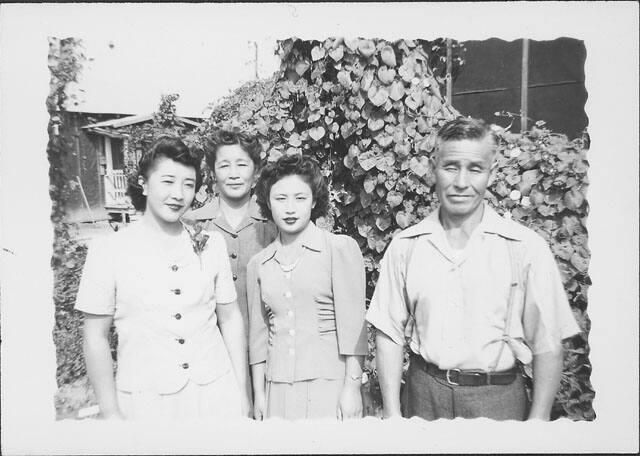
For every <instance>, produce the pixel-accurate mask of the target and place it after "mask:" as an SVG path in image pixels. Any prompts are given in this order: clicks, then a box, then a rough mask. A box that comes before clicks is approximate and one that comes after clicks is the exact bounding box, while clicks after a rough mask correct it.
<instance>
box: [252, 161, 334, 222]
mask: <svg viewBox="0 0 640 456" xmlns="http://www.w3.org/2000/svg"><path fill="white" fill-rule="evenodd" d="M293 175H295V176H300V178H301V179H302V180H304V181H305V182H306V183H307V184H308V185H309V187H311V195H312V196H313V200H314V201H315V203H316V204H315V206H314V207H313V209H311V220H312V221H315V220H316V219H317V218H318V217H323V216H325V215H327V211H328V210H329V187H328V185H327V181H326V179H325V178H324V177H323V176H322V173H321V172H320V166H318V162H316V161H315V160H314V159H313V158H311V157H308V156H304V155H301V154H295V155H283V156H282V157H280V158H279V159H278V160H277V161H276V162H273V163H269V164H268V165H266V166H265V167H264V168H262V171H261V172H260V177H258V181H257V183H256V190H255V194H256V200H257V203H258V206H259V207H260V212H261V213H262V216H263V217H265V218H267V219H269V220H273V215H272V214H271V209H270V208H269V195H270V194H271V187H273V185H274V184H275V183H276V182H278V181H279V180H280V179H282V178H283V177H287V176H293Z"/></svg>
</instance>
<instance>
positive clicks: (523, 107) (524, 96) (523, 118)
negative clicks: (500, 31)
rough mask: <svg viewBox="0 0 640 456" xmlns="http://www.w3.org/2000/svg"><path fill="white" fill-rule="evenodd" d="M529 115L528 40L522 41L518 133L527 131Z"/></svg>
mask: <svg viewBox="0 0 640 456" xmlns="http://www.w3.org/2000/svg"><path fill="white" fill-rule="evenodd" d="M528 114H529V40H528V39H527V38H525V39H523V40H522V79H521V82H520V132H521V133H523V132H525V131H527V129H528V125H527V124H528V118H527V116H528Z"/></svg>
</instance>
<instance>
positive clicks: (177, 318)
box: [173, 313, 182, 320]
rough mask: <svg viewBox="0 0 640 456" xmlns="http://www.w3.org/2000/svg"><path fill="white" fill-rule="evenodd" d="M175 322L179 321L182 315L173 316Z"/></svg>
mask: <svg viewBox="0 0 640 456" xmlns="http://www.w3.org/2000/svg"><path fill="white" fill-rule="evenodd" d="M173 317H174V318H175V319H176V320H180V319H181V318H182V315H180V314H179V313H177V314H175V315H174V316H173Z"/></svg>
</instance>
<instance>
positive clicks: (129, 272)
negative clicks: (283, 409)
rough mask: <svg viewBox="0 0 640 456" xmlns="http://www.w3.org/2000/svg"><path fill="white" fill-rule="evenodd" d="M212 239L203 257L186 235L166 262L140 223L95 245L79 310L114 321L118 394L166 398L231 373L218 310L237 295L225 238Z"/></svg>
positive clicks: (213, 236) (84, 276)
mask: <svg viewBox="0 0 640 456" xmlns="http://www.w3.org/2000/svg"><path fill="white" fill-rule="evenodd" d="M207 234H208V235H209V236H210V237H209V239H208V240H207V243H206V244H205V246H204V249H203V250H202V252H201V253H200V254H197V253H196V252H195V251H194V249H193V245H192V241H191V238H190V236H189V234H188V233H187V231H186V230H185V231H183V233H182V234H181V236H180V239H179V243H178V248H177V249H176V250H175V251H173V252H174V253H173V254H171V255H168V254H167V252H166V249H164V248H163V247H162V245H159V244H158V242H157V241H156V240H154V239H157V238H154V236H153V233H150V232H149V230H148V228H146V227H145V226H144V224H143V222H136V223H135V224H133V225H131V226H130V227H128V228H126V229H124V230H122V231H120V232H118V233H113V234H111V235H107V236H104V237H102V238H96V239H95V240H94V241H93V242H92V243H91V244H90V246H89V250H88V253H87V260H86V263H85V266H84V269H83V271H82V277H81V281H80V287H79V290H78V296H77V300H76V305H75V308H76V309H77V310H80V311H82V312H86V313H90V314H96V315H112V316H113V319H114V325H115V328H116V331H117V334H118V366H117V373H116V388H117V389H119V390H122V391H130V392H134V391H145V392H156V393H161V394H169V393H173V392H176V391H178V390H180V389H181V388H182V387H183V386H184V385H185V384H186V383H187V381H189V380H192V381H194V382H196V383H199V384H205V383H208V382H210V381H213V380H215V379H216V378H218V377H219V376H222V375H223V374H225V373H227V372H228V371H229V370H230V368H231V364H230V360H229V357H228V354H227V350H226V347H225V345H224V341H223V339H222V337H221V334H220V331H219V329H218V326H217V318H216V313H215V309H216V306H217V305H224V304H227V303H232V302H234V301H235V300H236V291H235V287H234V285H233V280H232V278H231V268H230V266H229V261H228V258H227V251H226V246H225V243H224V240H223V239H222V236H221V235H220V234H218V233H215V232H210V233H207Z"/></svg>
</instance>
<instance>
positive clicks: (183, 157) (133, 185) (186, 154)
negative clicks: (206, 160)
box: [127, 136, 202, 211]
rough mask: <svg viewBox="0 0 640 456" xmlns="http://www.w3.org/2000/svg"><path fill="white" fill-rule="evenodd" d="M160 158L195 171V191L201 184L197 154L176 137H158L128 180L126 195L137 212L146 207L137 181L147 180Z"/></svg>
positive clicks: (145, 200)
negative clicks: (141, 178) (140, 179)
mask: <svg viewBox="0 0 640 456" xmlns="http://www.w3.org/2000/svg"><path fill="white" fill-rule="evenodd" d="M160 157H166V158H169V159H171V160H173V161H175V162H178V163H181V164H183V165H185V166H188V167H191V168H193V169H194V170H195V171H196V191H198V188H200V185H201V184H202V176H201V175H200V162H201V161H202V159H201V158H200V157H199V156H198V154H197V153H196V152H195V151H193V150H191V149H190V148H189V147H188V146H187V145H186V144H185V143H184V142H182V140H181V139H180V138H178V137H175V136H160V137H159V138H158V139H156V141H155V142H154V143H153V144H152V145H151V147H150V148H149V149H148V150H147V151H146V152H145V153H144V154H143V155H142V157H141V158H140V161H139V162H138V172H137V173H134V174H133V175H132V176H131V177H130V178H129V182H128V188H127V195H129V197H130V198H131V204H133V207H135V208H136V210H138V211H144V210H145V208H146V206H147V197H146V196H144V195H143V194H142V186H141V185H140V184H139V183H138V180H139V178H140V177H143V178H144V179H145V180H146V179H148V178H149V174H150V173H151V170H152V169H153V166H154V165H155V163H156V161H157V160H158V159H159V158H160Z"/></svg>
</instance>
